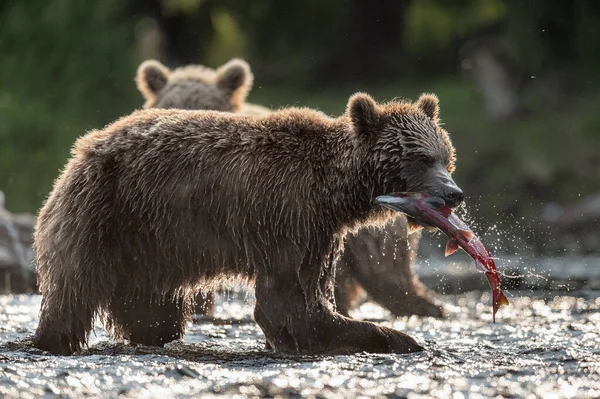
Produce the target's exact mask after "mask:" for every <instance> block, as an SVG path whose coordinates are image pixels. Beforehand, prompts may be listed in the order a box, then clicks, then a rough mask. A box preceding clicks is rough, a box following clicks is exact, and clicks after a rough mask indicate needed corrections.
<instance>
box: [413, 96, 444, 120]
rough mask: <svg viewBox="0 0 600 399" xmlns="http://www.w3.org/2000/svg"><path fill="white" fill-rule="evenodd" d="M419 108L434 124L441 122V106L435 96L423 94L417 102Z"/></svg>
mask: <svg viewBox="0 0 600 399" xmlns="http://www.w3.org/2000/svg"><path fill="white" fill-rule="evenodd" d="M417 108H419V109H420V110H421V111H423V113H424V114H425V115H427V116H428V117H429V118H431V120H432V121H434V122H436V123H437V122H439V118H440V104H439V100H438V98H437V96H436V95H435V94H430V93H423V94H421V97H419V101H417Z"/></svg>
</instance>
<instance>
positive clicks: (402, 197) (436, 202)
mask: <svg viewBox="0 0 600 399" xmlns="http://www.w3.org/2000/svg"><path fill="white" fill-rule="evenodd" d="M375 201H376V202H377V203H378V204H379V205H381V206H383V207H385V208H388V209H392V210H394V211H397V212H402V213H404V214H405V215H406V218H407V221H408V225H409V229H410V231H411V232H412V231H416V230H418V229H420V228H422V227H424V228H426V229H428V230H434V229H435V226H433V225H432V224H431V223H429V221H428V218H427V214H426V212H427V211H428V210H429V209H430V208H431V209H436V208H439V207H443V206H444V205H445V202H444V200H442V199H440V198H436V197H429V196H428V195H426V194H422V193H411V192H407V193H391V194H388V195H380V196H378V197H377V198H375Z"/></svg>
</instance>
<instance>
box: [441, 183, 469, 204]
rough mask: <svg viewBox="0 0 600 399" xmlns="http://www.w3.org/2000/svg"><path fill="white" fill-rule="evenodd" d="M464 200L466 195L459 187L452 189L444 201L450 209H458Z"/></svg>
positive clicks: (447, 192)
mask: <svg viewBox="0 0 600 399" xmlns="http://www.w3.org/2000/svg"><path fill="white" fill-rule="evenodd" d="M464 199H465V195H464V194H463V192H462V190H461V189H460V188H458V187H453V188H450V189H449V190H448V191H446V194H445V195H444V201H446V205H447V206H448V207H450V208H456V207H457V206H459V205H460V203H461V202H463V200H464Z"/></svg>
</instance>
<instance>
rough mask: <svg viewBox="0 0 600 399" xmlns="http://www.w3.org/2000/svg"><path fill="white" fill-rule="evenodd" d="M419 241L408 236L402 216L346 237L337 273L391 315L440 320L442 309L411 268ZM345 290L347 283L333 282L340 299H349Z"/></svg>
mask: <svg viewBox="0 0 600 399" xmlns="http://www.w3.org/2000/svg"><path fill="white" fill-rule="evenodd" d="M419 238H420V233H418V232H417V233H413V234H410V235H409V234H408V224H407V222H406V218H405V217H404V216H400V217H398V218H396V219H395V220H394V221H393V223H389V224H387V225H386V226H385V227H384V229H382V230H379V229H375V228H369V229H362V230H361V231H359V232H358V233H357V234H356V235H348V236H347V240H346V245H345V250H344V253H343V254H342V257H341V259H340V261H339V262H338V265H337V266H338V273H339V274H340V275H341V276H344V275H347V276H350V277H352V278H354V279H355V280H356V281H358V283H359V284H360V285H361V286H362V288H363V289H364V290H365V291H366V292H367V294H368V295H369V297H370V298H371V299H372V300H373V301H375V302H377V303H379V304H380V305H382V306H383V307H385V308H387V309H388V310H390V311H391V312H392V313H393V314H394V315H395V316H410V315H418V316H432V317H443V316H444V312H443V309H442V307H441V306H439V305H437V304H436V303H435V302H434V301H433V299H432V298H431V297H430V295H428V294H427V291H426V290H425V288H424V287H423V285H422V284H421V282H420V281H419V279H418V278H417V276H416V275H415V273H414V271H413V269H412V264H413V262H414V258H415V254H416V251H417V246H418V242H419ZM347 287H348V284H347V283H345V282H344V281H340V279H336V288H337V291H341V292H340V296H341V297H348V296H350V295H349V294H348V293H347V292H344V291H345V290H347ZM350 289H352V287H351V286H350ZM336 299H337V298H336Z"/></svg>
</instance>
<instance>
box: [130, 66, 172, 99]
mask: <svg viewBox="0 0 600 399" xmlns="http://www.w3.org/2000/svg"><path fill="white" fill-rule="evenodd" d="M170 73H171V72H170V71H169V68H167V67H166V66H164V65H163V64H161V63H160V62H158V61H156V60H146V61H144V62H142V63H141V65H140V66H139V67H138V70H137V75H136V77H135V82H136V83H137V87H138V90H139V91H140V92H141V93H142V95H143V96H144V98H145V99H146V100H149V101H152V100H155V99H156V97H157V96H158V93H159V92H160V91H161V90H162V89H163V88H164V87H165V86H166V85H167V82H168V81H169V75H170Z"/></svg>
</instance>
